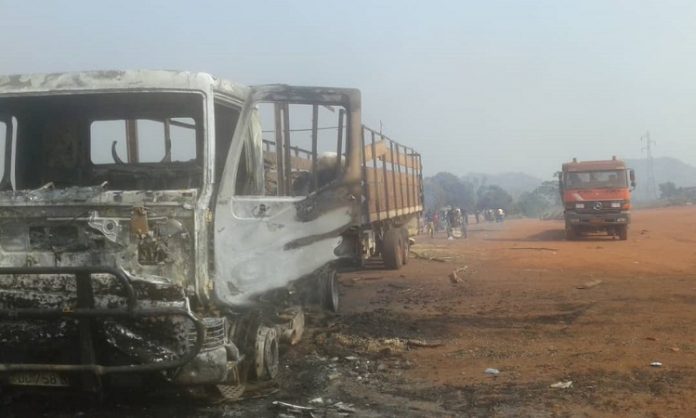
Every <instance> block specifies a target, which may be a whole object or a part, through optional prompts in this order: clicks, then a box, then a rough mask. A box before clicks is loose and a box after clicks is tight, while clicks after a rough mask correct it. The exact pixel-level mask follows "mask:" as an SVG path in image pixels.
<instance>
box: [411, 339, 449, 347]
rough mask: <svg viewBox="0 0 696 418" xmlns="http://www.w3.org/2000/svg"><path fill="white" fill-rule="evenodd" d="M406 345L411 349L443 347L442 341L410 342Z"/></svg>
mask: <svg viewBox="0 0 696 418" xmlns="http://www.w3.org/2000/svg"><path fill="white" fill-rule="evenodd" d="M406 345H407V346H409V347H421V348H433V347H441V346H442V345H443V343H442V341H424V340H408V341H406Z"/></svg>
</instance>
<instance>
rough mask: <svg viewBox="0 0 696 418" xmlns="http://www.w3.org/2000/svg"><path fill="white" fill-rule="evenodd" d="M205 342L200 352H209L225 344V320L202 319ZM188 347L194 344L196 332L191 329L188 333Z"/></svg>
mask: <svg viewBox="0 0 696 418" xmlns="http://www.w3.org/2000/svg"><path fill="white" fill-rule="evenodd" d="M201 322H203V325H204V326H205V340H204V341H203V347H201V351H209V350H213V349H215V348H218V347H221V346H223V345H224V344H225V318H203V319H202V321H201ZM188 342H189V346H193V345H194V344H195V343H196V330H195V328H193V327H191V328H190V330H189V333H188Z"/></svg>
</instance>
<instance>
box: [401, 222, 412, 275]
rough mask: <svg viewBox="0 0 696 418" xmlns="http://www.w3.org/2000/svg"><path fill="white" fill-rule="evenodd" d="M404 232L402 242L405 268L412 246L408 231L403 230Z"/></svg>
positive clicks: (402, 259)
mask: <svg viewBox="0 0 696 418" xmlns="http://www.w3.org/2000/svg"><path fill="white" fill-rule="evenodd" d="M401 231H402V236H403V237H402V241H401V264H403V265H404V266H405V265H406V264H408V252H409V251H410V244H409V242H408V229H406V228H401Z"/></svg>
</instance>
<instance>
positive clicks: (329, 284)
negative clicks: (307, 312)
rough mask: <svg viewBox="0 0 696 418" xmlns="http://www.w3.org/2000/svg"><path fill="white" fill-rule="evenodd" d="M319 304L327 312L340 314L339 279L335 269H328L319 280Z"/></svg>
mask: <svg viewBox="0 0 696 418" xmlns="http://www.w3.org/2000/svg"><path fill="white" fill-rule="evenodd" d="M319 304H320V305H321V307H322V308H324V309H326V310H327V311H331V312H338V305H339V294H338V278H337V277H336V270H334V269H328V271H327V272H326V273H324V274H322V275H321V277H320V278H319Z"/></svg>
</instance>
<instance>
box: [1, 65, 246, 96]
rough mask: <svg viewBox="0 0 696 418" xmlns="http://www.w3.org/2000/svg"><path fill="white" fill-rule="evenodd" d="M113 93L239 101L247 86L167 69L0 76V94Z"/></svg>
mask: <svg viewBox="0 0 696 418" xmlns="http://www.w3.org/2000/svg"><path fill="white" fill-rule="evenodd" d="M113 90H144V91H148V90H169V91H171V90H197V91H202V92H206V93H212V92H213V91H217V92H221V93H224V94H226V95H229V96H232V97H234V98H237V99H240V100H243V99H244V98H245V97H247V95H248V93H249V87H247V86H244V85H241V84H237V83H234V82H231V81H227V80H223V79H219V78H216V77H213V76H212V75H210V74H208V73H202V72H190V71H171V70H109V71H80V72H66V73H51V74H16V75H2V76H0V95H3V96H5V95H6V96H14V95H24V94H33V93H37V94H40V93H51V94H55V93H58V94H60V93H63V94H65V93H70V92H76V93H83V92H84V93H89V92H100V91H113Z"/></svg>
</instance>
